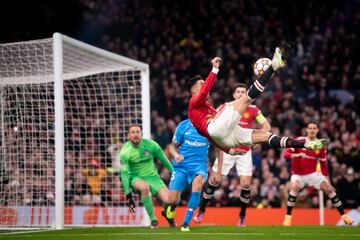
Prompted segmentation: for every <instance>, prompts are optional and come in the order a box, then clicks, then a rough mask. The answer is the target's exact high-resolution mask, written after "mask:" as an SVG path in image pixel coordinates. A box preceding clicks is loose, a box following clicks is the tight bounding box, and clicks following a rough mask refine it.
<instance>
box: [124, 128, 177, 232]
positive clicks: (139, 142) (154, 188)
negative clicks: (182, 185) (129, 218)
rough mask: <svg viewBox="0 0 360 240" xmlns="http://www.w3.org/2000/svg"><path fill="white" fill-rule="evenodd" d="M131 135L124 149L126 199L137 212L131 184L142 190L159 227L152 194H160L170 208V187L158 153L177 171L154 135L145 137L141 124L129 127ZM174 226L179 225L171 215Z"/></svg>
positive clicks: (171, 169) (167, 165)
mask: <svg viewBox="0 0 360 240" xmlns="http://www.w3.org/2000/svg"><path fill="white" fill-rule="evenodd" d="M128 139H129V141H127V142H126V143H125V144H124V146H123V147H122V149H121V151H120V161H121V164H122V168H121V171H120V173H121V182H122V185H123V188H124V192H125V194H126V201H127V204H128V205H129V209H130V212H131V213H135V203H134V200H133V199H132V195H131V191H130V187H131V188H133V189H135V190H136V191H138V192H140V194H141V201H142V202H143V204H144V207H145V209H146V212H147V213H148V214H149V217H150V220H151V226H150V227H151V228H157V227H158V225H159V222H158V221H157V219H156V216H155V214H154V205H153V202H152V196H155V195H156V196H157V197H158V198H160V199H161V201H162V202H163V203H164V208H165V209H166V207H167V206H168V205H167V202H168V196H169V190H168V189H167V187H166V186H165V184H164V182H163V181H162V180H161V178H160V176H159V174H158V172H157V169H156V167H155V164H154V157H156V158H157V159H159V160H160V161H161V162H162V164H163V165H164V166H165V167H166V168H167V169H168V170H169V172H170V174H171V173H172V172H173V167H172V166H171V164H170V162H169V160H168V159H167V157H166V156H165V154H164V152H163V151H162V149H161V147H160V146H159V144H157V143H156V142H155V141H153V140H150V139H145V138H142V129H141V127H140V125H136V124H135V125H131V126H130V127H129V129H128ZM165 218H166V220H167V221H168V222H169V224H170V226H171V227H175V226H176V223H175V221H174V218H167V217H166V216H165Z"/></svg>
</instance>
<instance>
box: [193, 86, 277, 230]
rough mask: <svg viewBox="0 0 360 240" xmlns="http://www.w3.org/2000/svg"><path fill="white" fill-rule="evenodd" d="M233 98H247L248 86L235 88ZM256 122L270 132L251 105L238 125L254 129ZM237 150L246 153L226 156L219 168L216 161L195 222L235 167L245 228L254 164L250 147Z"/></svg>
mask: <svg viewBox="0 0 360 240" xmlns="http://www.w3.org/2000/svg"><path fill="white" fill-rule="evenodd" d="M233 89H234V91H233V98H234V99H235V100H236V99H240V98H241V97H243V96H246V91H247V90H248V88H247V85H245V84H243V83H240V84H236V85H235V86H234V88H233ZM226 104H228V103H225V104H223V105H221V106H220V107H219V108H218V112H221V111H222V110H223V109H224V108H225V106H226ZM254 122H257V124H258V125H259V127H260V128H259V129H261V130H264V131H270V129H271V126H270V124H269V122H268V121H267V119H266V118H265V117H264V115H263V114H262V113H261V111H260V109H259V108H258V107H256V106H255V105H249V107H248V108H247V110H246V111H245V113H244V114H243V116H242V118H241V119H240V121H239V123H238V125H239V126H240V127H242V128H248V129H252V128H253V127H254ZM236 149H238V150H242V151H244V154H243V155H234V156H232V155H229V154H224V160H223V165H222V167H221V166H218V160H217V159H216V160H215V163H214V166H213V171H212V173H211V176H210V177H209V179H208V181H207V182H206V183H205V187H204V192H203V194H202V198H201V204H200V208H199V212H198V213H197V215H196V216H195V217H194V221H195V222H198V223H200V222H201V221H202V219H203V217H204V213H205V211H206V206H207V204H208V202H209V201H210V199H211V198H212V196H213V194H214V191H215V190H216V189H217V188H218V187H219V185H220V180H221V175H223V176H226V175H228V174H229V172H230V169H231V168H232V167H233V166H234V165H235V166H236V171H237V173H238V176H239V177H240V186H241V192H240V207H241V211H240V214H239V221H238V225H239V226H245V215H246V208H247V206H248V205H249V202H250V184H251V177H252V173H253V163H252V157H251V154H252V151H251V147H249V146H240V147H237V148H236Z"/></svg>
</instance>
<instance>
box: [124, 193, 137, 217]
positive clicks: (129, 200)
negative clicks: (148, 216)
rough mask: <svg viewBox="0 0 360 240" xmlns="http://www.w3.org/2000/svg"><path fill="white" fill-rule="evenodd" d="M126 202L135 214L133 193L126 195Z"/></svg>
mask: <svg viewBox="0 0 360 240" xmlns="http://www.w3.org/2000/svg"><path fill="white" fill-rule="evenodd" d="M126 203H127V205H128V206H129V210H130V213H132V214H135V202H134V200H133V198H132V195H131V193H129V194H127V195H126Z"/></svg>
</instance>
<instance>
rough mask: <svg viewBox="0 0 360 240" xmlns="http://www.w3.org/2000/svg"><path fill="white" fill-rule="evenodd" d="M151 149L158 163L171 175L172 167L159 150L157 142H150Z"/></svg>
mask: <svg viewBox="0 0 360 240" xmlns="http://www.w3.org/2000/svg"><path fill="white" fill-rule="evenodd" d="M152 149H153V152H154V155H155V156H156V157H157V159H159V160H160V162H161V163H162V164H163V165H164V167H165V168H166V169H167V170H169V172H170V173H172V172H173V171H174V169H173V166H172V165H171V163H170V161H169V159H168V158H167V157H166V155H165V153H164V151H163V150H162V149H161V147H160V145H159V144H158V143H157V142H155V141H152Z"/></svg>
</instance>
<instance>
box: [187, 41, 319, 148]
mask: <svg viewBox="0 0 360 240" xmlns="http://www.w3.org/2000/svg"><path fill="white" fill-rule="evenodd" d="M220 60H221V59H220V58H219V57H215V58H214V59H213V60H212V61H211V63H212V66H213V69H212V71H211V72H210V74H209V75H208V77H207V78H206V80H205V81H204V80H203V79H202V78H201V77H200V76H196V77H194V78H191V79H189V80H188V82H187V87H188V90H189V91H190V93H191V95H192V97H191V99H190V102H189V108H188V115H189V119H190V120H191V122H192V123H193V125H194V127H195V128H196V129H197V130H198V131H199V133H200V134H202V135H203V136H205V137H207V138H208V139H209V141H210V142H212V143H213V144H214V145H215V146H217V147H218V148H220V149H221V150H223V151H224V152H226V153H229V154H231V155H234V154H237V150H236V149H234V148H235V147H239V146H244V145H245V146H251V145H252V144H257V143H266V142H268V143H269V144H270V146H272V147H278V148H290V147H292V148H304V147H305V148H308V149H320V148H322V147H323V146H324V144H325V141H324V140H314V141H310V142H306V143H305V144H304V142H300V141H297V140H294V139H291V138H288V137H278V136H276V135H275V134H272V133H271V132H268V131H264V130H258V129H256V130H255V129H246V128H242V127H240V126H239V125H238V122H239V120H240V118H241V117H242V116H243V115H244V113H245V112H246V110H247V109H248V107H249V105H250V104H251V103H252V102H253V101H254V100H255V98H256V97H258V96H259V95H260V94H261V93H262V92H263V91H264V89H265V87H264V86H265V84H266V82H267V81H268V80H269V79H270V77H271V76H272V74H273V73H274V72H275V71H277V70H278V69H280V68H283V67H285V62H284V60H283V58H282V53H281V52H280V49H279V48H276V50H275V53H274V57H273V60H272V63H271V66H270V67H269V68H268V69H267V70H266V71H265V72H264V74H262V75H261V76H260V77H259V79H258V80H256V81H255V82H254V83H253V84H252V85H251V86H250V88H249V90H248V91H247V95H246V96H243V97H241V98H239V99H237V100H235V101H233V102H231V103H229V104H226V105H225V107H224V109H223V110H222V111H221V112H217V111H216V110H215V108H214V107H213V106H212V105H211V104H210V103H209V102H208V101H207V98H208V96H209V93H210V90H211V88H212V87H213V85H214V83H215V80H216V78H217V73H218V71H219V65H220ZM231 148H232V149H231Z"/></svg>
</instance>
